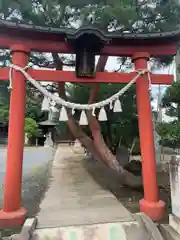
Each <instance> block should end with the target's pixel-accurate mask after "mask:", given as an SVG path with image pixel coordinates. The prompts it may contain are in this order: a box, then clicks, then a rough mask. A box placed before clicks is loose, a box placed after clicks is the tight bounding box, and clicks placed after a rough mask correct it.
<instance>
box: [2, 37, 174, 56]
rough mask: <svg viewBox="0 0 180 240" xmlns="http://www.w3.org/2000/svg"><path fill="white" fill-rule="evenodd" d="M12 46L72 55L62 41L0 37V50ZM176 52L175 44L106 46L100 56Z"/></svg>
mask: <svg viewBox="0 0 180 240" xmlns="http://www.w3.org/2000/svg"><path fill="white" fill-rule="evenodd" d="M13 44H23V45H25V46H26V47H27V48H29V49H30V50H31V51H37V52H58V53H73V49H72V47H71V46H70V45H69V44H68V43H65V42H63V41H57V40H48V39H37V40H34V39H33V40H31V39H30V38H25V37H24V38H23V37H13V36H12V37H10V36H7V35H5V34H4V35H3V34H1V35H0V48H11V46H12V45H13ZM176 51H177V47H176V44H170V43H167V44H163V43H162V45H160V46H159V45H151V46H150V45H143V46H142V45H130V46H129V45H124V44H123V45H119V46H118V45H117V46H110V45H106V46H105V47H104V48H103V49H102V52H101V55H106V56H127V57H128V56H129V57H131V56H132V55H134V53H136V52H148V53H149V54H150V56H153V57H155V56H166V55H175V54H176Z"/></svg>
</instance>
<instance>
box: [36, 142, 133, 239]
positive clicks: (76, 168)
mask: <svg viewBox="0 0 180 240" xmlns="http://www.w3.org/2000/svg"><path fill="white" fill-rule="evenodd" d="M83 159H84V155H82V154H78V153H77V154H75V153H74V152H73V151H72V149H71V148H69V147H64V148H59V149H58V150H57V152H56V154H55V158H54V162H53V167H52V179H51V181H50V184H49V189H48V191H47V192H46V194H45V198H44V200H43V201H42V203H41V205H40V212H39V213H38V215H37V218H38V226H37V228H39V229H42V228H56V227H66V226H75V225H76V226H77V225H92V224H100V223H109V222H111V223H113V222H121V221H126V222H132V221H134V219H133V217H132V215H131V213H130V212H129V211H128V210H127V209H126V208H125V207H124V206H123V205H122V204H121V203H120V202H119V201H118V200H117V199H116V198H115V197H114V196H113V195H112V194H111V193H110V192H109V191H107V190H105V189H103V188H102V187H101V186H100V185H98V184H97V183H96V182H95V181H94V180H93V178H92V177H91V175H90V174H89V173H88V171H87V170H86V168H85V165H84V164H83V161H84V160H85V159H84V160H83ZM72 239H76V238H72Z"/></svg>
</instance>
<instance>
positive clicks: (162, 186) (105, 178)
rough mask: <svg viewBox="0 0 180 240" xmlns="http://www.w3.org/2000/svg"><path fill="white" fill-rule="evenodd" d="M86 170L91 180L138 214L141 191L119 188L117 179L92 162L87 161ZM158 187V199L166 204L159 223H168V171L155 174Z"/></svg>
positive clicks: (169, 203)
mask: <svg viewBox="0 0 180 240" xmlns="http://www.w3.org/2000/svg"><path fill="white" fill-rule="evenodd" d="M87 169H88V171H89V172H90V173H91V175H92V176H93V178H94V179H95V180H96V181H97V182H99V184H101V185H102V186H104V188H108V189H109V190H110V191H111V192H112V193H113V194H114V195H115V196H116V198H117V199H118V200H119V201H120V202H121V203H122V204H123V205H124V206H125V207H126V208H127V209H128V210H129V211H130V212H132V213H135V212H139V200H140V199H142V198H143V191H141V190H139V191H138V190H133V189H129V188H127V187H124V186H121V185H120V184H119V182H118V179H116V178H115V177H114V175H113V174H112V173H111V172H110V171H109V170H108V169H106V168H105V167H104V166H102V165H101V164H99V163H97V162H96V161H94V160H91V161H87ZM157 179H158V185H159V194H160V196H159V198H160V199H161V200H163V201H165V203H166V215H165V216H164V218H163V219H162V221H161V222H166V223H167V222H168V214H169V213H171V202H170V187H169V174H168V169H167V168H166V169H165V170H163V171H162V170H161V171H160V170H159V171H158V172H157Z"/></svg>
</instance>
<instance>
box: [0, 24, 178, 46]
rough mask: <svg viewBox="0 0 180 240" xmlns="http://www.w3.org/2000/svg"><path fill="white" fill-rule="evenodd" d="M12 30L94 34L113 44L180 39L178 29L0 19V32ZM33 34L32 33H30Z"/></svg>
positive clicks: (66, 36) (69, 35) (50, 34)
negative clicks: (114, 28)
mask: <svg viewBox="0 0 180 240" xmlns="http://www.w3.org/2000/svg"><path fill="white" fill-rule="evenodd" d="M7 30H12V32H9V34H13V33H14V34H15V31H14V30H16V33H20V32H21V33H23V32H24V34H27V33H35V34H43V36H46V37H53V36H54V37H55V36H59V38H60V39H62V40H70V39H71V40H72V39H77V38H78V37H80V36H81V35H82V34H91V35H96V36H97V37H99V38H100V39H101V40H103V41H109V44H111V45H113V44H115V43H117V42H119V41H121V42H123V41H131V42H136V43H139V44H140V43H141V42H142V41H146V42H152V41H158V42H159V41H163V42H164V41H168V42H169V41H180V29H177V30H172V31H167V32H152V33H151V32H150V33H122V32H120V31H119V32H118V31H115V32H108V31H103V30H101V29H99V28H96V27H94V26H86V27H81V28H79V29H74V28H54V27H46V26H35V25H30V24H20V23H15V22H11V21H6V20H0V34H1V33H4V32H6V31H7ZM31 36H33V35H31Z"/></svg>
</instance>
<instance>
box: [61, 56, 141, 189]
mask: <svg viewBox="0 0 180 240" xmlns="http://www.w3.org/2000/svg"><path fill="white" fill-rule="evenodd" d="M106 61H107V58H106V57H102V58H100V60H99V62H98V65H97V71H103V70H104V66H105V64H106ZM99 88H100V86H99V84H95V85H94V86H93V87H92V90H91V94H90V96H89V101H88V103H92V102H93V101H94V100H95V99H96V97H97V95H98V92H99ZM59 95H60V96H61V97H63V98H64V99H66V95H65V89H64V83H61V84H59ZM87 117H88V121H89V126H90V129H91V132H92V136H93V140H92V139H91V138H90V137H88V136H87V135H86V134H85V133H84V132H83V130H82V129H81V127H80V126H79V125H78V124H77V123H76V121H75V119H74V117H73V116H72V114H71V111H69V112H68V118H69V120H68V126H69V129H70V131H71V132H72V134H73V135H74V137H75V138H76V139H78V140H79V141H80V142H81V143H82V144H83V145H84V146H85V147H86V148H87V150H88V151H89V152H91V154H92V155H93V157H94V158H95V159H96V160H97V161H100V162H103V163H104V164H105V165H106V166H107V167H109V168H110V169H111V170H112V171H114V173H115V174H117V176H118V178H119V180H120V183H121V184H124V185H127V186H130V187H133V188H137V187H140V186H141V179H140V178H139V177H136V176H134V175H133V174H131V173H129V172H128V171H126V170H125V169H123V168H122V167H121V166H120V165H119V163H118V161H117V160H116V157H115V156H114V155H113V154H112V152H111V151H110V149H109V148H108V147H107V145H106V143H105V141H104V139H103V137H102V134H101V129H100V125H99V122H98V121H97V119H96V117H94V116H92V114H91V112H90V111H89V112H88V113H87Z"/></svg>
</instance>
